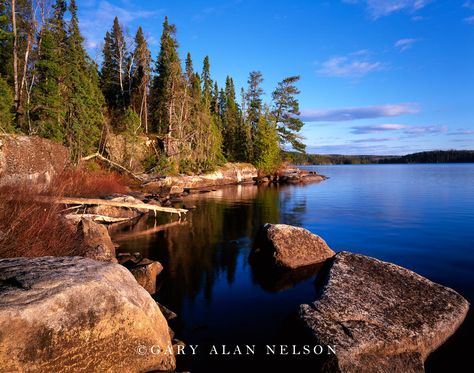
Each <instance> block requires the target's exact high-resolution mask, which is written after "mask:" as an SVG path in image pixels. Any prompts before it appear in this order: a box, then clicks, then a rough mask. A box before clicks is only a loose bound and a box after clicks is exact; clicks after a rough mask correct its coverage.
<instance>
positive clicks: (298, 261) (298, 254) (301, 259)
mask: <svg viewBox="0 0 474 373" xmlns="http://www.w3.org/2000/svg"><path fill="white" fill-rule="evenodd" d="M333 255H334V251H332V250H331V249H330V248H329V246H328V245H327V244H326V242H325V241H324V240H323V239H322V238H321V237H319V236H317V235H315V234H313V233H311V232H310V231H308V230H306V229H304V228H298V227H293V226H291V225H285V224H265V225H264V226H263V227H261V228H260V231H259V232H258V234H257V237H256V239H255V243H254V246H253V248H252V252H251V254H250V258H249V259H250V261H252V262H254V263H255V262H260V263H261V262H266V261H268V262H272V263H273V264H275V265H276V266H277V267H280V268H288V269H294V268H298V267H302V266H307V265H312V264H316V263H321V262H324V261H325V260H326V259H328V258H330V257H332V256H333Z"/></svg>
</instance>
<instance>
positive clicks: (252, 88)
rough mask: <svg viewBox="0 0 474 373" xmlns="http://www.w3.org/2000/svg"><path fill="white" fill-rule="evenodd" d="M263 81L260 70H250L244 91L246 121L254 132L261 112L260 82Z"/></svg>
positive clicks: (261, 92) (261, 93)
mask: <svg viewBox="0 0 474 373" xmlns="http://www.w3.org/2000/svg"><path fill="white" fill-rule="evenodd" d="M262 82H263V76H262V73H261V72H260V71H252V72H251V73H250V75H249V79H248V81H247V83H248V89H247V93H246V101H247V118H246V119H247V121H248V122H249V123H250V126H251V128H252V131H253V132H255V130H256V128H257V125H258V121H259V119H260V114H261V112H262V102H263V100H262V95H263V89H262V88H261V84H262Z"/></svg>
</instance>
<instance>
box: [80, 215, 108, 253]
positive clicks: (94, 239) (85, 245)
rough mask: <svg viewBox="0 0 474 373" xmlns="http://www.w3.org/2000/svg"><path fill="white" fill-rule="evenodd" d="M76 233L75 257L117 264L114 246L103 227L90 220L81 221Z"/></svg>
mask: <svg viewBox="0 0 474 373" xmlns="http://www.w3.org/2000/svg"><path fill="white" fill-rule="evenodd" d="M77 232H78V241H77V242H78V247H77V250H76V252H77V255H80V256H83V257H85V258H89V259H94V260H99V261H102V262H117V259H116V256H115V245H114V243H113V242H112V239H111V238H110V235H109V232H108V231H107V228H106V227H105V226H103V225H101V224H99V223H96V222H94V221H92V220H90V219H81V221H80V222H79V225H78V227H77Z"/></svg>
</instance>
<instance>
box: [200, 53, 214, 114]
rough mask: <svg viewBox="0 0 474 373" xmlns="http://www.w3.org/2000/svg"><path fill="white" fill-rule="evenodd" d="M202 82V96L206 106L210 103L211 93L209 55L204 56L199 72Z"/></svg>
mask: <svg viewBox="0 0 474 373" xmlns="http://www.w3.org/2000/svg"><path fill="white" fill-rule="evenodd" d="M201 82H202V97H203V100H204V101H205V102H206V104H207V105H208V106H210V105H211V95H212V79H211V64H210V63H209V56H206V57H204V61H203V64H202V72H201Z"/></svg>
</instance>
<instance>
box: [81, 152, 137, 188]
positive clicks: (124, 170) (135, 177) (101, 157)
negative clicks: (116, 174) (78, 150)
mask: <svg viewBox="0 0 474 373" xmlns="http://www.w3.org/2000/svg"><path fill="white" fill-rule="evenodd" d="M93 158H98V159H100V160H101V161H103V162H106V163H108V164H109V165H110V166H111V167H113V168H115V169H116V170H118V171H121V172H125V173H126V174H128V175H130V176H131V177H133V178H134V179H135V180H138V181H140V182H143V178H141V177H140V176H138V175H135V174H134V173H133V172H132V171H130V170H128V169H126V168H125V167H123V166H122V165H120V164H118V163H116V162H114V161H111V160H110V159H108V158H106V157H104V156H103V155H102V154H100V153H94V154H91V155H88V156H87V157H83V158H81V161H88V160H90V159H93Z"/></svg>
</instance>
